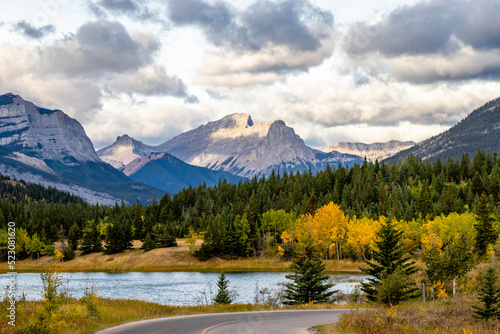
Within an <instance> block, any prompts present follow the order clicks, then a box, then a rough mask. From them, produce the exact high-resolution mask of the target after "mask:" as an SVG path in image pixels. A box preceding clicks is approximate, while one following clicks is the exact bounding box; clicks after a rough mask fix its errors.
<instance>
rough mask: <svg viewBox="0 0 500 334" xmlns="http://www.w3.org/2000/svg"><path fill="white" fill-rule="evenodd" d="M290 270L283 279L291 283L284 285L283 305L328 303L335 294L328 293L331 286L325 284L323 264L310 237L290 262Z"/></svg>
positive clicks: (326, 276) (325, 276) (326, 278)
mask: <svg viewBox="0 0 500 334" xmlns="http://www.w3.org/2000/svg"><path fill="white" fill-rule="evenodd" d="M290 270H291V271H292V272H293V273H292V274H289V275H286V276H285V277H286V278H288V279H290V280H292V281H293V282H292V283H286V284H285V301H284V302H283V304H285V305H293V304H306V303H311V302H312V303H323V302H328V301H331V299H330V297H331V296H332V295H333V294H334V293H336V292H337V291H331V290H330V291H329V289H330V288H331V287H332V286H333V284H328V283H325V281H327V280H328V275H327V274H326V273H325V264H324V263H323V260H322V256H321V253H320V252H319V250H318V248H317V247H316V246H314V244H313V242H312V239H311V238H310V237H307V238H306V240H304V245H303V249H302V250H300V251H299V252H298V254H297V255H296V256H295V258H294V259H293V260H292V264H291V266H290Z"/></svg>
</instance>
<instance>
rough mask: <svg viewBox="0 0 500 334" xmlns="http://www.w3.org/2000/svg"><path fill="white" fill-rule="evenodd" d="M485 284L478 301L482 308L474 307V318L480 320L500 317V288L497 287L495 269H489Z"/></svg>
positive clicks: (480, 290)
mask: <svg viewBox="0 0 500 334" xmlns="http://www.w3.org/2000/svg"><path fill="white" fill-rule="evenodd" d="M484 279H485V281H484V284H483V286H482V287H481V288H480V289H479V293H478V299H479V300H480V301H481V303H482V306H472V308H473V309H474V315H473V316H474V317H476V318H480V319H489V318H499V317H500V288H499V287H498V286H497V274H496V273H495V269H494V268H493V267H489V268H488V271H487V272H486V275H485V276H484Z"/></svg>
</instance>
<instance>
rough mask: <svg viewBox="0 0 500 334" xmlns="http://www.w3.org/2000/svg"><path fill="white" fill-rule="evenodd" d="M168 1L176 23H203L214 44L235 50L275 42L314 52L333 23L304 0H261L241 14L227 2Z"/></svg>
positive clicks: (172, 19) (201, 24) (255, 48)
mask: <svg viewBox="0 0 500 334" xmlns="http://www.w3.org/2000/svg"><path fill="white" fill-rule="evenodd" d="M168 4H169V16H170V19H171V21H172V22H173V23H175V24H177V25H195V26H199V27H200V28H201V29H203V31H204V33H205V35H206V36H207V38H208V39H209V41H210V42H211V43H213V44H215V45H217V46H224V45H228V46H230V47H232V48H235V49H246V50H252V51H258V50H260V49H262V48H264V47H266V46H269V45H274V46H286V47H288V48H289V49H290V50H293V51H314V50H317V49H318V48H319V47H320V46H321V42H322V40H323V39H325V38H327V37H328V36H329V29H330V28H331V27H332V25H333V16H332V14H331V13H329V12H326V11H323V10H321V9H320V8H318V7H316V6H314V5H312V4H310V3H309V2H308V1H302V0H285V1H282V2H279V3H274V2H271V1H266V0H259V1H257V2H255V3H254V4H253V5H251V6H250V7H248V8H247V9H246V10H245V11H243V12H241V13H239V12H237V11H236V9H235V8H233V7H231V6H230V5H228V4H226V3H224V2H216V3H214V4H208V3H206V2H205V1H202V0H169V1H168ZM309 25H315V26H316V27H317V29H312V28H310V26H309Z"/></svg>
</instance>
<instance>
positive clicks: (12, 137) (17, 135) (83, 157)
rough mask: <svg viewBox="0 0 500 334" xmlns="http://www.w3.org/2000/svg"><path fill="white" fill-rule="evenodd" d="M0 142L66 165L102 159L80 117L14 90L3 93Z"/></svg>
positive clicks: (0, 112) (34, 155)
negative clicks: (30, 98)
mask: <svg viewBox="0 0 500 334" xmlns="http://www.w3.org/2000/svg"><path fill="white" fill-rule="evenodd" d="M0 145H2V146H5V147H7V148H9V149H12V150H13V151H17V152H20V153H22V154H25V155H27V156H30V157H34V158H38V159H42V160H52V161H57V162H60V163H63V164H65V165H78V164H79V163H80V162H86V161H94V162H99V161H100V159H99V157H98V156H97V154H96V153H95V150H94V146H93V145H92V142H91V141H90V139H89V138H88V137H87V135H86V134H85V130H84V129H83V127H82V125H81V124H80V123H79V122H78V121H77V120H75V119H73V118H71V117H69V116H68V115H66V114H65V113H64V112H62V111H60V110H50V109H45V108H41V107H38V106H36V105H35V104H33V103H31V102H29V101H25V100H24V99H23V98H22V97H20V96H19V95H15V94H12V93H7V94H4V95H1V96H0Z"/></svg>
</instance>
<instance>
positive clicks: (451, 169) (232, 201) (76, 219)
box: [0, 151, 500, 258]
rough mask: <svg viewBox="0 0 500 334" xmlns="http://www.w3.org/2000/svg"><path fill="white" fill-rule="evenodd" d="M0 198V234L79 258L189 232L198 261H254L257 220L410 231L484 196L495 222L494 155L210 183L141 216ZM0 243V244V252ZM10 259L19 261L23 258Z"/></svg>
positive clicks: (260, 247)
mask: <svg viewBox="0 0 500 334" xmlns="http://www.w3.org/2000/svg"><path fill="white" fill-rule="evenodd" d="M0 189H1V191H2V192H1V195H2V198H3V200H2V201H0V228H2V229H6V227H7V222H8V221H14V222H16V226H17V228H18V229H20V228H22V229H23V230H24V233H25V235H26V236H28V238H32V237H33V236H34V235H35V234H36V237H37V238H38V239H39V240H40V242H41V243H44V244H45V245H49V244H51V243H52V242H55V241H58V240H59V239H61V237H62V238H69V239H71V240H70V244H71V246H72V247H74V248H76V247H79V248H80V249H83V250H84V251H86V252H92V251H100V250H101V247H100V245H101V242H105V243H106V247H105V250H107V251H108V252H119V251H122V250H124V249H126V248H128V247H129V246H130V241H131V240H133V239H141V240H144V239H145V238H146V236H147V235H148V234H149V235H150V238H151V239H153V240H154V242H155V243H156V245H157V246H168V245H171V244H172V242H171V241H172V238H173V237H184V236H186V235H187V234H188V233H191V234H192V232H193V231H196V232H198V233H201V232H205V233H204V234H205V243H206V246H205V247H204V249H202V250H201V251H202V253H203V252H205V253H204V254H199V255H200V257H202V258H205V257H209V256H213V255H224V254H226V255H235V256H238V255H257V254H261V253H262V251H264V248H265V247H267V246H266V245H268V244H269V243H266V242H264V239H265V238H267V237H268V236H269V235H268V234H269V232H270V231H269V224H270V223H269V221H265V219H268V220H269V219H271V220H272V219H274V218H272V217H270V216H269V215H268V218H265V217H266V213H269V212H273V211H278V210H283V211H284V213H286V215H289V216H290V217H300V216H301V215H303V214H308V213H310V214H314V213H315V212H316V210H317V209H318V208H320V207H323V206H325V205H327V204H329V203H331V202H333V203H337V204H338V205H339V207H340V210H342V212H343V213H345V215H346V216H347V217H350V218H353V217H357V218H367V219H374V220H377V219H379V217H381V216H384V217H387V218H388V219H394V220H405V221H412V220H417V219H419V218H422V219H427V220H429V219H432V218H433V217H436V216H441V215H445V216H447V215H449V214H450V213H454V212H456V213H458V214H462V213H466V212H467V211H472V212H474V211H475V210H476V207H477V205H478V199H479V197H480V196H481V195H482V194H484V195H485V196H486V199H487V202H488V207H489V208H490V209H491V212H492V214H493V215H494V216H495V217H496V218H497V220H498V217H500V206H499V205H498V202H499V200H500V197H499V196H500V159H499V157H498V156H497V154H496V153H495V154H490V153H485V152H482V151H478V152H477V153H476V155H475V156H474V157H473V158H469V156H468V155H466V154H464V155H463V156H462V158H461V160H453V159H448V160H446V161H441V160H439V159H437V160H435V161H433V162H432V163H430V162H428V161H422V160H420V159H417V158H415V157H413V156H410V157H409V158H407V159H406V160H404V161H402V162H400V163H392V164H386V163H384V162H375V163H373V164H370V163H368V162H364V163H363V164H361V165H355V166H353V167H343V166H337V167H327V168H326V170H324V171H322V172H319V173H317V174H316V175H314V174H313V173H312V172H310V171H309V172H303V173H299V172H297V173H296V174H286V173H285V174H283V175H279V174H274V173H273V174H272V175H270V176H269V177H268V178H261V179H257V178H254V179H252V180H249V181H245V182H240V183H239V184H229V183H227V182H225V181H220V182H219V184H218V185H217V186H214V187H207V186H206V185H199V186H197V187H189V188H187V189H184V190H182V191H180V192H179V193H177V194H175V195H174V196H173V198H170V197H169V196H168V195H165V196H163V197H162V198H161V199H160V201H159V202H154V203H153V204H152V205H149V206H145V205H141V204H138V203H134V204H133V205H130V206H126V205H124V204H123V203H122V204H121V205H119V204H117V205H115V206H114V207H107V206H100V205H89V204H86V203H84V202H83V201H82V200H80V199H78V198H76V197H74V196H71V195H69V194H67V193H63V192H59V191H56V190H54V189H43V187H40V186H36V185H28V184H24V183H19V182H17V183H15V182H12V181H9V180H8V179H6V178H3V179H2V180H1V182H0ZM263 214H264V215H263ZM263 217H264V218H263ZM287 219H288V218H287ZM242 235H243V236H244V238H243V239H245V240H244V241H241V240H240V239H241V238H242ZM0 237H1V236H0ZM274 237H275V238H277V236H274ZM25 239H26V238H25ZM221 240H222V241H221ZM2 243H3V241H2V240H1V238H0V247H2V246H3V245H2ZM210 245H211V246H210ZM242 247H243V248H242ZM19 254H20V257H22V256H25V257H26V256H29V255H30V254H31V255H32V252H31V251H29V250H27V249H26V250H20V253H19ZM37 254H38V253H37Z"/></svg>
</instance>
